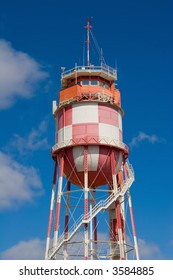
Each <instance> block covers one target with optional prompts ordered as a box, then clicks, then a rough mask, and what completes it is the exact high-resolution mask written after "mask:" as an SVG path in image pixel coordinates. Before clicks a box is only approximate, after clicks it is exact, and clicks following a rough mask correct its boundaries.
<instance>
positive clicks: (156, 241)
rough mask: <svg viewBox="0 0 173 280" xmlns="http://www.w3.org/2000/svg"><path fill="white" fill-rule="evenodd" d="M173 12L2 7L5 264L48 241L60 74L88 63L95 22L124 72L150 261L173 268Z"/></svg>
mask: <svg viewBox="0 0 173 280" xmlns="http://www.w3.org/2000/svg"><path fill="white" fill-rule="evenodd" d="M172 12H173V3H172V1H169V0H166V1H163V0H160V1H159V0H158V1H156V0H145V1H137V0H131V1H128V0H122V1H117V0H114V1H113V0H108V1H106V4H105V3H102V2H100V1H90V0H88V1H86V2H81V1H78V0H77V1H58V0H37V1H33V0H30V1H22V0H16V1H12V0H11V1H10V0H0V131H1V132H0V221H1V230H0V259H39V258H42V256H44V245H45V238H46V234H47V222H48V214H49V201H50V193H51V184H52V175H53V161H52V160H51V156H50V149H51V146H52V145H54V120H53V116H52V100H54V99H56V98H57V90H58V89H60V68H61V66H65V67H66V68H67V69H69V68H72V67H73V66H74V64H75V62H77V63H78V64H81V63H82V61H83V45H84V38H85V32H86V30H85V29H84V28H83V27H84V25H85V24H86V18H87V17H88V16H91V17H93V19H92V25H93V32H94V34H95V36H96V38H97V41H98V43H99V46H100V47H102V48H103V52H104V58H105V60H106V62H107V64H108V65H110V66H112V67H114V66H115V64H117V67H118V88H119V89H120V91H121V97H122V107H123V109H124V111H125V116H124V119H123V133H124V142H125V143H126V144H128V145H129V147H130V155H129V159H130V162H131V163H132V164H133V167H134V170H135V177H136V180H135V183H134V184H133V186H132V189H131V193H132V199H133V207H134V213H135V221H136V229H137V235H138V238H139V244H140V250H141V257H142V258H144V259H173V223H172V220H173V219H172V218H173V203H172V196H173V184H172V179H171V176H172V174H173V167H172V156H173V150H172V143H173V134H172V116H173V114H172V111H173V110H172V104H173V89H172V66H173V51H172V50H173V28H172V27H173V18H172Z"/></svg>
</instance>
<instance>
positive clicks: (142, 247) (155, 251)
mask: <svg viewBox="0 0 173 280" xmlns="http://www.w3.org/2000/svg"><path fill="white" fill-rule="evenodd" d="M98 239H99V240H102V241H103V240H104V241H108V236H107V235H106V234H104V233H99V238H98ZM75 240H76V241H79V240H81V241H82V240H83V235H82V234H81V233H78V234H77V238H73V241H75ZM138 246H139V255H140V259H143V260H159V259H160V260H161V259H164V257H163V254H162V253H161V250H160V248H159V246H158V245H156V244H154V243H148V242H146V241H145V240H143V239H138ZM45 247H46V242H45V241H43V240H40V239H39V238H35V239H32V240H29V241H20V242H19V243H18V244H16V245H14V246H12V247H11V248H8V249H6V250H5V251H3V252H1V253H0V259H3V260H41V259H44V255H45ZM98 247H99V248H98V250H99V251H100V253H101V252H102V253H103V254H106V253H108V252H109V243H108V244H106V243H103V244H101V243H100V244H99V245H98ZM83 250H84V249H83V243H81V244H80V243H77V244H76V243H75V244H74V245H73V246H70V247H69V248H68V252H69V253H70V254H72V255H73V257H71V258H70V259H83V257H82V256H81V257H79V256H78V257H77V256H76V258H75V257H74V256H75V255H76V253H79V255H80V254H82V255H83V253H84V252H83ZM62 253H63V252H62ZM61 258H62V256H61ZM57 259H59V257H58V256H57Z"/></svg>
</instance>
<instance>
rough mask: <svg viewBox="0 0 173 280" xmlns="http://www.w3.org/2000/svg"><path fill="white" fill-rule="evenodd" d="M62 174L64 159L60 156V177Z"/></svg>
mask: <svg viewBox="0 0 173 280" xmlns="http://www.w3.org/2000/svg"><path fill="white" fill-rule="evenodd" d="M63 172H64V157H63V155H61V158H60V174H59V175H60V177H62V176H63Z"/></svg>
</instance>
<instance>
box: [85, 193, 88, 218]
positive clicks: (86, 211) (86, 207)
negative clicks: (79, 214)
mask: <svg viewBox="0 0 173 280" xmlns="http://www.w3.org/2000/svg"><path fill="white" fill-rule="evenodd" d="M87 215H88V198H86V199H85V201H84V220H87Z"/></svg>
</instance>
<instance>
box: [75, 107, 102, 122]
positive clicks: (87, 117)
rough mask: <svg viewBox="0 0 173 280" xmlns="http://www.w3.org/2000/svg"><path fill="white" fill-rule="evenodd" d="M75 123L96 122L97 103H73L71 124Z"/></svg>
mask: <svg viewBox="0 0 173 280" xmlns="http://www.w3.org/2000/svg"><path fill="white" fill-rule="evenodd" d="M77 123H98V104H96V103H91V102H87V103H86V104H85V103H82V104H73V106H72V124H77Z"/></svg>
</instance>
